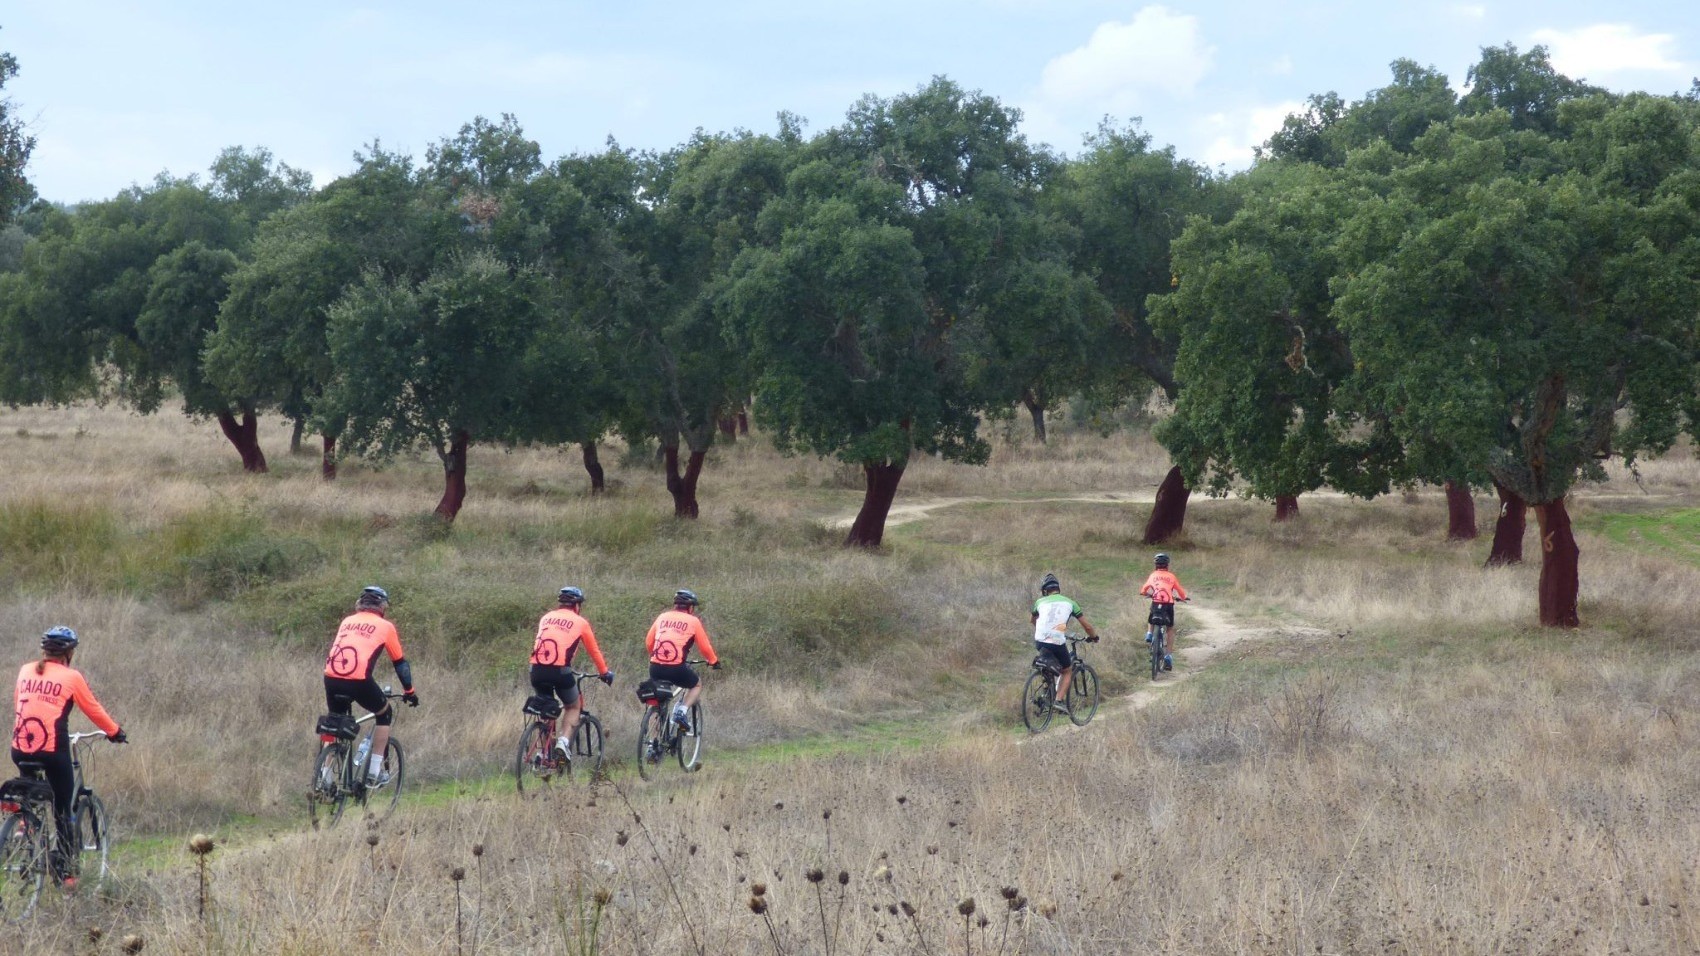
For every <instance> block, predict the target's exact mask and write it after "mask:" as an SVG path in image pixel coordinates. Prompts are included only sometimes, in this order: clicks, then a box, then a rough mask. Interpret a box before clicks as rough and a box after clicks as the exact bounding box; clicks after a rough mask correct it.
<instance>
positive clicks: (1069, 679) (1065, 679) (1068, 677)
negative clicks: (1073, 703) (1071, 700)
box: [1057, 665, 1074, 701]
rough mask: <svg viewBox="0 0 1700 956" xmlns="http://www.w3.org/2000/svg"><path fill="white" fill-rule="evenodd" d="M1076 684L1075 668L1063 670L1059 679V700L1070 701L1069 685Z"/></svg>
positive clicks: (1069, 667) (1071, 666)
mask: <svg viewBox="0 0 1700 956" xmlns="http://www.w3.org/2000/svg"><path fill="white" fill-rule="evenodd" d="M1072 683H1074V667H1073V665H1070V666H1068V667H1065V668H1063V669H1062V673H1061V674H1060V675H1058V677H1057V700H1060V701H1066V700H1068V685H1069V684H1072Z"/></svg>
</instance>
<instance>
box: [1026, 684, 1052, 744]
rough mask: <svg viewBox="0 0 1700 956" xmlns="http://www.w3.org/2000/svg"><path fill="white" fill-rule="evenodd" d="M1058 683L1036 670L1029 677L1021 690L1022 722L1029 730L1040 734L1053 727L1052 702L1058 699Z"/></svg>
mask: <svg viewBox="0 0 1700 956" xmlns="http://www.w3.org/2000/svg"><path fill="white" fill-rule="evenodd" d="M1055 687H1056V681H1055V679H1054V678H1052V677H1051V675H1049V674H1047V673H1045V672H1044V671H1040V670H1036V671H1034V672H1033V673H1031V674H1029V675H1027V684H1026V686H1024V687H1022V688H1021V722H1022V723H1024V724H1026V725H1027V729H1028V730H1029V731H1031V732H1033V733H1035V734H1036V733H1038V732H1039V731H1041V730H1044V729H1045V728H1046V727H1049V726H1050V725H1051V701H1052V700H1054V699H1056V691H1055V690H1054V688H1055Z"/></svg>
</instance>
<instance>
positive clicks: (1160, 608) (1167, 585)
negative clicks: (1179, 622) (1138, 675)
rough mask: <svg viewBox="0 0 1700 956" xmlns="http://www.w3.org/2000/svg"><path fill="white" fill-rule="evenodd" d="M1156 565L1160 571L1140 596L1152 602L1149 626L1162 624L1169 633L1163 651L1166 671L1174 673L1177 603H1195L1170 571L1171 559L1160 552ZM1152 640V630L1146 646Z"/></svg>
mask: <svg viewBox="0 0 1700 956" xmlns="http://www.w3.org/2000/svg"><path fill="white" fill-rule="evenodd" d="M1154 563H1155V564H1156V566H1157V567H1156V570H1154V571H1152V572H1151V576H1150V577H1148V578H1146V579H1145V586H1144V587H1142V588H1140V589H1139V593H1140V594H1141V595H1143V596H1144V597H1148V598H1150V599H1151V613H1150V614H1149V615H1147V616H1146V618H1145V621H1146V623H1147V624H1152V625H1154V624H1161V625H1163V626H1164V627H1165V628H1167V629H1168V633H1169V639H1168V640H1167V641H1165V642H1164V646H1163V648H1162V650H1163V669H1164V670H1166V671H1172V670H1174V669H1175V658H1174V654H1173V651H1174V649H1175V602H1176V601H1190V600H1192V599H1191V598H1189V597H1187V596H1186V588H1183V587H1181V579H1180V578H1177V577H1175V575H1174V573H1173V572H1172V571H1170V570H1169V556H1168V555H1166V554H1163V553H1161V552H1159V553H1158V554H1157V558H1156V560H1155V562H1154ZM1152 639H1153V638H1152V630H1151V629H1150V628H1147V629H1146V631H1145V643H1147V644H1149V643H1151V641H1152Z"/></svg>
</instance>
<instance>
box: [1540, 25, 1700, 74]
mask: <svg viewBox="0 0 1700 956" xmlns="http://www.w3.org/2000/svg"><path fill="white" fill-rule="evenodd" d="M1534 40H1535V42H1536V43H1540V44H1544V45H1545V46H1546V47H1547V49H1548V50H1550V51H1551V53H1552V65H1553V67H1554V68H1555V69H1557V70H1558V71H1559V72H1560V73H1563V74H1564V75H1566V76H1569V77H1573V78H1576V79H1588V80H1592V81H1595V82H1598V81H1601V80H1604V79H1605V78H1606V77H1608V76H1610V75H1612V74H1615V73H1649V72H1650V73H1675V74H1678V75H1682V74H1686V73H1688V72H1689V69H1690V67H1689V66H1688V65H1687V64H1685V63H1682V62H1681V61H1679V60H1677V59H1676V58H1675V48H1676V37H1675V36H1674V35H1672V34H1669V33H1637V32H1635V28H1634V27H1632V26H1630V25H1629V24H1627V23H1596V24H1594V25H1592V26H1586V27H1580V28H1578V29H1575V30H1550V29H1548V30H1536V31H1535V34H1534Z"/></svg>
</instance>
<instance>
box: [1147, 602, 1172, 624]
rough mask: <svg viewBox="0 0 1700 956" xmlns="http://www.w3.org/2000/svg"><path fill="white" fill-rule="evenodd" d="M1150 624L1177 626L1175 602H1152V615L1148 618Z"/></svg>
mask: <svg viewBox="0 0 1700 956" xmlns="http://www.w3.org/2000/svg"><path fill="white" fill-rule="evenodd" d="M1145 620H1146V623H1148V624H1161V625H1163V626H1164V627H1174V626H1175V606H1174V605H1173V604H1152V605H1151V616H1150V617H1148V618H1146V619H1145Z"/></svg>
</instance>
